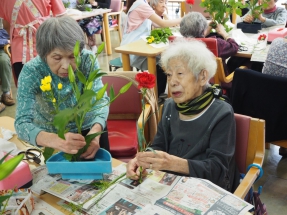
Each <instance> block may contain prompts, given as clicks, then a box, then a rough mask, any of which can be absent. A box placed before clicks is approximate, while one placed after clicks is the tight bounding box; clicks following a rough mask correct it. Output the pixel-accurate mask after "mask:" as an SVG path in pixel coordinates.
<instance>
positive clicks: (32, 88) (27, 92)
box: [15, 49, 109, 145]
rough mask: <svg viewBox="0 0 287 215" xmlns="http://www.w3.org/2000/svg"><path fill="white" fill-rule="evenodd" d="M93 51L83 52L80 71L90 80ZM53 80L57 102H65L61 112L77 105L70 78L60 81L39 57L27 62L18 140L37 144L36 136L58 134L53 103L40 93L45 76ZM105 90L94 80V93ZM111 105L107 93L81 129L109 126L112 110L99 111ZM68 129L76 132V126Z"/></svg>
mask: <svg viewBox="0 0 287 215" xmlns="http://www.w3.org/2000/svg"><path fill="white" fill-rule="evenodd" d="M90 54H92V52H91V51H89V50H86V49H83V51H82V52H81V65H80V70H81V71H82V72H83V74H84V75H85V77H86V78H87V77H88V75H89V73H90V66H91V60H90V57H89V55H90ZM97 68H99V64H98V62H96V63H95V65H94V69H93V70H95V69H97ZM49 75H50V76H51V77H52V89H53V92H59V93H58V94H57V93H55V98H56V100H57V101H62V102H61V104H60V107H59V108H60V109H61V110H63V109H65V108H71V107H73V106H75V104H76V97H75V96H74V93H73V89H72V87H71V85H70V82H69V79H68V78H61V77H59V76H57V75H56V74H54V73H52V71H51V70H50V68H49V66H48V64H47V63H46V62H44V61H43V60H42V59H41V58H40V57H39V56H37V57H36V58H34V59H32V60H31V61H29V62H27V63H26V64H25V65H24V67H23V69H22V71H21V73H20V76H19V81H18V92H17V109H16V120H15V128H16V132H17V134H18V136H19V138H21V139H23V140H25V141H27V142H29V143H31V144H33V145H36V144H37V143H36V137H37V135H38V134H39V132H40V131H47V132H50V133H57V131H56V129H55V128H54V127H53V126H52V124H51V122H52V121H53V114H52V112H53V110H54V107H53V105H52V102H50V101H47V99H45V98H46V97H45V94H44V93H43V92H42V91H41V89H40V85H41V79H43V78H44V77H45V76H49ZM60 82H61V83H62V85H63V88H62V90H60V91H58V83H60ZM76 82H77V83H78V87H79V89H82V88H83V84H82V83H81V82H80V81H79V80H78V78H77V77H76ZM102 87H103V83H102V80H101V78H98V79H96V80H95V82H94V84H93V86H92V90H94V91H95V92H97V91H98V90H99V89H100V88H102ZM108 102H109V97H108V96H107V94H106V93H105V95H104V97H103V98H102V100H101V104H100V105H97V106H95V107H94V109H93V110H91V111H90V112H88V113H87V114H86V117H85V120H84V123H83V127H82V130H86V129H90V128H91V127H92V126H93V125H94V124H95V123H99V124H101V126H102V127H103V128H105V126H106V120H107V117H108V114H109V107H108V106H105V107H102V108H101V109H98V108H99V107H98V106H103V104H106V103H108ZM67 128H68V129H69V131H70V132H74V133H76V132H77V128H76V125H75V123H69V124H68V126H67Z"/></svg>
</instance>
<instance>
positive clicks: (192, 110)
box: [175, 84, 225, 116]
mask: <svg viewBox="0 0 287 215" xmlns="http://www.w3.org/2000/svg"><path fill="white" fill-rule="evenodd" d="M221 96H222V90H221V87H220V86H219V85H218V84H214V85H213V86H210V87H208V88H207V89H206V90H205V91H204V92H203V94H201V95H200V96H198V97H196V98H194V99H192V100H191V101H189V102H187V103H181V104H175V108H176V110H177V111H178V112H180V113H181V114H183V115H187V116H193V115H197V114H199V113H200V112H202V111H203V110H204V109H205V108H206V107H207V106H208V105H210V103H211V102H212V100H213V99H214V98H219V99H221V100H225V99H224V98H222V97H221Z"/></svg>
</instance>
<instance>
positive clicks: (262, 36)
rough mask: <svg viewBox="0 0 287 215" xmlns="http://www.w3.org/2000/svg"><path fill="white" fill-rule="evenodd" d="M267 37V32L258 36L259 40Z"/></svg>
mask: <svg viewBox="0 0 287 215" xmlns="http://www.w3.org/2000/svg"><path fill="white" fill-rule="evenodd" d="M265 39H266V35H265V34H260V35H259V37H258V40H265Z"/></svg>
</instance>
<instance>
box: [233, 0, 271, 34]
mask: <svg viewBox="0 0 287 215" xmlns="http://www.w3.org/2000/svg"><path fill="white" fill-rule="evenodd" d="M268 2H269V0H261V1H260V2H259V0H250V1H249V6H248V7H249V9H250V12H249V13H250V15H251V16H252V17H253V20H255V21H256V19H258V18H259V15H260V14H262V12H263V10H264V9H265V8H267V7H268ZM255 21H253V22H251V23H248V22H239V23H238V24H237V28H240V29H241V30H242V32H244V33H254V34H256V33H258V31H259V30H261V23H260V22H255Z"/></svg>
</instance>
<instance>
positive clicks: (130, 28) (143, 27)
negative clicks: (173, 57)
mask: <svg viewBox="0 0 287 215" xmlns="http://www.w3.org/2000/svg"><path fill="white" fill-rule="evenodd" d="M148 2H149V0H147V1H145V0H130V1H128V2H127V11H128V12H127V20H126V23H125V26H124V29H123V39H122V42H121V46H122V45H125V44H129V43H132V42H134V41H137V40H140V38H141V36H148V35H150V32H151V25H152V23H155V24H156V25H157V26H159V27H172V26H176V25H178V24H179V23H180V21H181V18H178V19H172V20H164V19H162V18H161V17H159V16H158V15H157V14H156V13H155V11H154V10H153V9H152V8H151V7H150V5H149V4H148ZM159 58H160V56H158V58H157V62H156V64H157V65H156V70H157V86H158V95H160V94H162V93H164V91H165V88H166V76H165V74H164V71H163V70H162V68H161V67H160V65H159V64H158V63H159ZM130 64H131V66H132V67H136V68H138V69H140V70H142V71H143V70H147V69H148V66H147V58H146V57H143V56H135V55H130Z"/></svg>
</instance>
